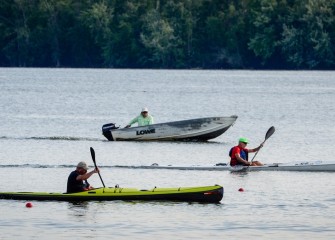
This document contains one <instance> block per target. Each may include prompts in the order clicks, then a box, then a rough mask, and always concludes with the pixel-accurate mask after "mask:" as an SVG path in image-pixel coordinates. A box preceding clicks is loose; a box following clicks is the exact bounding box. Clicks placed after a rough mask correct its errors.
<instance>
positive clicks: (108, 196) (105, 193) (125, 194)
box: [0, 185, 223, 203]
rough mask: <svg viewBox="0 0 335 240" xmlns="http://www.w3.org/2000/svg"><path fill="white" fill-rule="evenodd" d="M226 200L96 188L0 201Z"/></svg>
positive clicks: (8, 195)
mask: <svg viewBox="0 0 335 240" xmlns="http://www.w3.org/2000/svg"><path fill="white" fill-rule="evenodd" d="M222 197H223V187H222V186H219V185H215V186H201V187H179V188H156V187H155V188H153V189H150V190H138V189H135V188H120V187H115V188H97V189H92V190H89V191H85V192H78V193H47V192H0V199H13V200H39V201H43V200H44V201H70V202H72V201H114V200H124V201H132V200H139V201H178V202H206V203H218V202H220V201H221V199H222Z"/></svg>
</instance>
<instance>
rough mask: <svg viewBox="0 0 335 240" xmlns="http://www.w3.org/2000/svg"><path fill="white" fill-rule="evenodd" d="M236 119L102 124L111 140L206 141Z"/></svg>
mask: <svg viewBox="0 0 335 240" xmlns="http://www.w3.org/2000/svg"><path fill="white" fill-rule="evenodd" d="M236 119H237V116H231V117H208V118H197V119H190V120H182V121H175V122H166V123H157V124H152V125H147V126H141V127H131V128H118V127H115V124H114V123H109V124H105V125H103V126H102V134H103V135H104V136H105V137H106V138H107V139H108V140H109V141H149V140H159V141H193V140H194V141H206V140H209V139H212V138H216V137H218V136H220V135H221V134H223V133H224V132H225V131H227V130H228V129H229V128H230V127H231V126H232V125H233V124H234V123H235V121H236Z"/></svg>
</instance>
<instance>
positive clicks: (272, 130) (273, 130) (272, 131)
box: [251, 126, 275, 162]
mask: <svg viewBox="0 0 335 240" xmlns="http://www.w3.org/2000/svg"><path fill="white" fill-rule="evenodd" d="M274 132H275V128H274V127H273V126H272V127H270V128H269V130H268V131H267V132H266V134H265V140H264V141H263V142H262V143H261V144H264V143H265V141H266V140H268V138H269V137H271V136H272V134H273V133H274ZM259 150H261V149H258V151H257V152H256V153H255V155H254V157H253V158H252V159H251V162H253V161H254V158H255V157H256V156H257V154H258V152H259Z"/></svg>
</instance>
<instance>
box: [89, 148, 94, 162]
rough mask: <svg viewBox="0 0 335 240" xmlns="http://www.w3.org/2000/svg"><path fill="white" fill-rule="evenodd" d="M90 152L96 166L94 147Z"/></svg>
mask: <svg viewBox="0 0 335 240" xmlns="http://www.w3.org/2000/svg"><path fill="white" fill-rule="evenodd" d="M90 150H91V156H92V160H93V162H94V165H95V152H94V149H93V148H92V147H90Z"/></svg>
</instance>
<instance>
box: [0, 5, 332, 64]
mask: <svg viewBox="0 0 335 240" xmlns="http://www.w3.org/2000/svg"><path fill="white" fill-rule="evenodd" d="M334 10H335V0H100V1H93V0H1V4H0V33H1V34H0V47H1V48H0V66H2V67H96V68H99V67H104V68H176V69H183V68H186V69H189V68H200V69H335V12H334Z"/></svg>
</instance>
